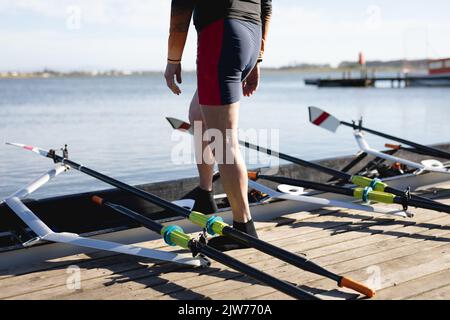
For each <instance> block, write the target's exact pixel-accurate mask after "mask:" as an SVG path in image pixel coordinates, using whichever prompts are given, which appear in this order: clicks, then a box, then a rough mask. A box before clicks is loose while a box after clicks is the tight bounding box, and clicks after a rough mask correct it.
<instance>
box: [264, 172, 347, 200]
mask: <svg viewBox="0 0 450 320" xmlns="http://www.w3.org/2000/svg"><path fill="white" fill-rule="evenodd" d="M258 177H259V178H260V179H264V180H268V181H272V182H276V183H280V184H287V185H290V186H296V187H302V188H308V189H313V190H318V191H323V192H331V193H337V194H342V195H346V196H349V197H353V190H352V189H350V188H346V187H340V186H334V185H329V184H324V183H320V182H313V181H307V180H301V179H292V178H285V177H277V176H267V175H259V176H258Z"/></svg>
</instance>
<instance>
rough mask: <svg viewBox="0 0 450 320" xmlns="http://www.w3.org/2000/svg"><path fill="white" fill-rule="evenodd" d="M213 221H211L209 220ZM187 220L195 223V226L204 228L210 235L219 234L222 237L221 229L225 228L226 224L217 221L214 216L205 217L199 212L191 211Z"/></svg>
mask: <svg viewBox="0 0 450 320" xmlns="http://www.w3.org/2000/svg"><path fill="white" fill-rule="evenodd" d="M211 219H213V220H211ZM189 220H190V221H192V222H193V223H195V224H196V225H198V226H200V227H202V228H205V229H207V230H208V233H210V234H219V235H223V233H222V230H223V228H225V227H227V226H228V224H226V223H225V222H223V221H221V220H220V219H217V217H215V216H207V215H204V214H203V213H200V212H195V211H192V212H191V214H190V215H189ZM211 222H212V223H211Z"/></svg>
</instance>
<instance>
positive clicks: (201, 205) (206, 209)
mask: <svg viewBox="0 0 450 320" xmlns="http://www.w3.org/2000/svg"><path fill="white" fill-rule="evenodd" d="M183 198H185V199H187V198H189V199H192V200H194V201H195V204H194V208H192V210H193V211H197V212H201V213H203V214H213V213H216V212H217V211H218V208H217V204H216V201H215V200H214V192H213V191H207V190H203V189H202V188H200V187H197V188H195V189H194V190H192V192H190V193H188V194H187V195H186V196H184V197H183Z"/></svg>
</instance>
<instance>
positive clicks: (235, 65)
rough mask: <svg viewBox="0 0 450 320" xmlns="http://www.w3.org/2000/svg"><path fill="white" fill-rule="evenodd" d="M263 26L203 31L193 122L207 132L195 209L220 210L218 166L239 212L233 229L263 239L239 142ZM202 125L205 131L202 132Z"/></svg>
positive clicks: (201, 144)
mask: <svg viewBox="0 0 450 320" xmlns="http://www.w3.org/2000/svg"><path fill="white" fill-rule="evenodd" d="M260 46H261V26H260V25H258V24H255V23H252V22H248V21H242V20H237V19H221V20H218V21H216V22H213V23H211V24H210V25H208V26H206V27H204V28H203V29H202V30H200V31H199V33H198V52H197V84H198V87H197V92H196V93H195V95H194V97H193V99H192V102H191V105H190V110H189V120H190V122H191V124H194V128H196V131H197V132H201V133H202V136H199V135H194V136H195V138H194V139H195V142H194V143H195V146H196V161H197V167H198V172H199V176H200V188H198V189H197V190H198V191H197V194H196V195H195V200H196V205H195V207H194V210H197V211H201V212H203V213H205V214H210V213H214V212H215V211H217V206H216V204H215V202H214V199H213V174H214V165H215V163H217V164H218V167H219V172H220V176H221V181H222V185H223V188H224V190H225V192H226V194H227V197H228V200H229V203H230V205H231V209H232V211H233V227H234V228H236V229H238V230H240V231H242V232H245V233H248V234H250V235H252V236H255V237H257V233H256V230H255V226H254V223H253V220H252V217H251V214H250V208H249V203H248V194H247V193H248V180H247V179H248V178H247V168H246V165H245V162H244V160H243V158H242V155H241V152H240V148H239V143H238V121H239V108H240V102H239V101H240V99H241V96H242V90H243V82H244V81H245V80H246V78H247V76H248V75H249V74H250V73H251V72H252V70H253V68H255V66H256V64H257V59H258V55H259V52H260ZM198 126H201V130H198ZM208 244H209V245H211V246H212V247H214V248H216V249H218V250H221V251H228V250H234V249H240V248H245V246H244V245H242V244H240V243H236V242H234V241H233V240H230V239H228V238H226V237H222V236H218V237H215V238H212V239H210V241H209V243H208Z"/></svg>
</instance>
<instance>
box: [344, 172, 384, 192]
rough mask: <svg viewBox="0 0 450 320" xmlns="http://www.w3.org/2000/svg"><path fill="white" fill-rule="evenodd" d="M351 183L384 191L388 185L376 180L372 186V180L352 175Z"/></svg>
mask: <svg viewBox="0 0 450 320" xmlns="http://www.w3.org/2000/svg"><path fill="white" fill-rule="evenodd" d="M352 183H353V184H356V185H357V186H359V187H372V188H373V190H374V191H380V192H384V190H385V188H386V187H387V186H388V185H387V184H386V183H384V182H381V181H377V182H376V183H375V185H374V186H372V183H373V180H372V179H369V178H366V177H361V176H353V177H352Z"/></svg>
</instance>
